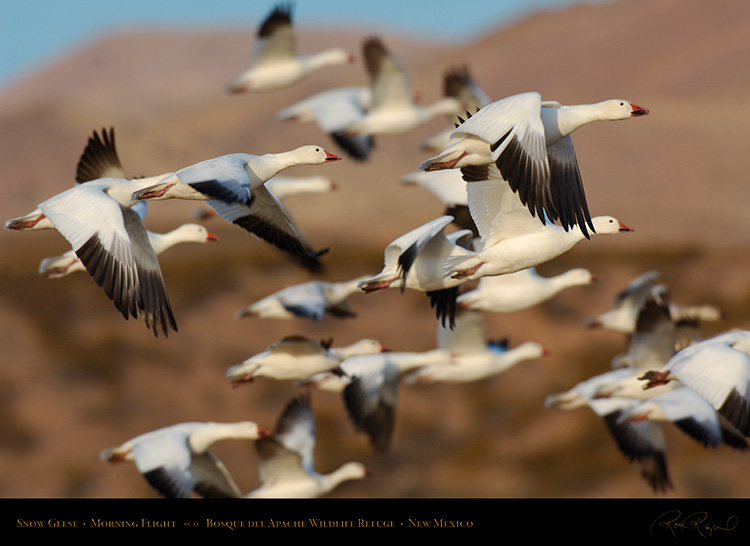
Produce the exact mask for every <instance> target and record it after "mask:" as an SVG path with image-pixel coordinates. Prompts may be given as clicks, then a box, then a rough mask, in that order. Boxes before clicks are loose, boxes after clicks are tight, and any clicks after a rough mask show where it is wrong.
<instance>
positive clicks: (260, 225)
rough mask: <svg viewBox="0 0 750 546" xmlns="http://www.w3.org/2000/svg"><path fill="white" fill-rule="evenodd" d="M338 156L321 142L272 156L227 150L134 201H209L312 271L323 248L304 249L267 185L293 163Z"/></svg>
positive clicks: (141, 193) (145, 189)
mask: <svg viewBox="0 0 750 546" xmlns="http://www.w3.org/2000/svg"><path fill="white" fill-rule="evenodd" d="M340 159H341V158H340V157H339V156H337V155H334V154H331V153H329V152H327V151H326V150H325V149H324V148H322V147H321V146H312V145H310V146H301V147H299V148H296V149H294V150H291V151H288V152H282V153H276V154H265V155H262V156H255V155H250V154H242V153H237V154H229V155H224V156H220V157H216V158H213V159H208V160H206V161H202V162H200V163H196V164H195V165H191V166H189V167H185V168H183V169H180V170H179V171H177V172H176V173H174V174H172V175H170V176H167V177H164V178H163V179H162V180H159V181H158V183H156V184H152V185H150V186H148V187H145V186H144V187H143V189H142V190H140V191H137V192H134V193H133V196H132V199H133V200H134V201H140V200H151V201H155V200H163V199H188V200H202V201H207V202H208V204H209V205H210V206H211V207H212V208H213V209H214V210H216V212H218V213H219V215H220V216H222V217H223V218H224V219H225V220H227V221H228V222H232V223H234V224H237V225H238V226H240V227H241V228H243V229H245V230H247V231H249V232H250V233H252V234H254V235H256V236H258V237H260V238H262V239H264V240H266V241H267V242H269V243H271V244H272V245H274V246H276V247H277V248H279V249H280V250H282V251H284V252H286V253H288V254H290V255H291V256H292V257H293V258H294V259H295V260H297V262H298V263H299V264H300V265H302V266H303V267H305V268H307V269H309V270H310V271H319V270H320V269H321V264H320V262H319V260H318V258H319V257H320V256H321V255H322V254H324V253H325V252H326V250H323V251H318V252H313V251H311V250H309V249H307V248H306V246H305V244H304V243H303V242H302V241H301V239H300V236H299V234H298V233H297V230H296V229H295V228H294V226H293V225H292V223H291V221H290V220H289V218H288V216H287V215H286V212H285V211H284V209H283V207H282V206H281V204H280V203H279V202H278V201H277V200H276V198H275V197H274V196H273V194H272V193H271V192H270V191H269V190H268V188H267V187H265V182H266V181H268V180H269V179H270V178H271V177H272V176H275V175H276V174H277V173H279V172H280V171H282V170H284V169H286V168H289V167H292V166H295V165H320V164H323V163H329V162H331V161H338V160H340Z"/></svg>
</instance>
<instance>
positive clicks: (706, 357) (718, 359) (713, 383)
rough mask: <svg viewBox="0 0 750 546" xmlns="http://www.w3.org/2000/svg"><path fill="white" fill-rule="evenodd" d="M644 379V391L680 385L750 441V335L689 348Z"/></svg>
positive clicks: (741, 333)
mask: <svg viewBox="0 0 750 546" xmlns="http://www.w3.org/2000/svg"><path fill="white" fill-rule="evenodd" d="M642 379H643V380H644V387H643V388H644V389H652V388H654V387H659V386H660V385H664V384H666V383H669V382H671V381H679V382H680V383H681V384H682V385H685V386H686V387H688V388H690V389H692V390H693V391H695V392H696V393H698V394H699V395H700V396H702V397H703V398H704V399H706V400H707V401H708V402H709V403H710V404H711V406H712V407H713V408H714V409H715V410H716V411H718V412H719V413H720V414H721V415H722V416H724V417H725V418H726V419H727V420H728V421H729V422H730V423H731V424H732V425H734V426H735V427H736V428H737V430H738V431H739V432H740V433H742V435H743V436H745V437H750V402H749V401H748V400H749V399H750V332H746V331H738V332H730V333H727V334H722V335H718V336H716V337H712V338H709V339H706V340H704V341H701V342H699V343H696V344H694V345H691V346H689V347H686V348H684V349H682V350H681V351H679V352H677V353H676V354H675V355H674V356H673V357H672V358H671V359H670V360H669V361H668V362H667V363H666V364H665V365H664V366H662V367H661V368H659V369H655V370H649V371H647V372H646V373H644V374H643V376H642Z"/></svg>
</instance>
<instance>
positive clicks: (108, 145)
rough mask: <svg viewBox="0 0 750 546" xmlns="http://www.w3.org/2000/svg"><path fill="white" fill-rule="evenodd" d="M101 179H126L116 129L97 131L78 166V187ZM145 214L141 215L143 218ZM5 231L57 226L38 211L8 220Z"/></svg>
mask: <svg viewBox="0 0 750 546" xmlns="http://www.w3.org/2000/svg"><path fill="white" fill-rule="evenodd" d="M99 178H125V170H124V169H123V167H122V163H120V158H119V157H118V155H117V148H116V147H115V129H114V127H110V129H109V131H107V130H106V129H102V134H101V136H99V133H98V132H97V131H94V134H93V135H92V136H90V137H89V139H88V142H87V144H86V147H85V148H84V150H83V153H82V154H81V157H80V158H79V160H78V165H77V166H76V177H75V181H76V185H77V184H83V183H85V182H90V181H91V180H97V179H99ZM142 216H143V213H141V217H142ZM5 229H12V230H18V231H31V230H37V229H55V226H53V225H52V223H51V222H50V221H49V220H48V219H47V218H46V217H45V216H44V214H42V211H41V210H39V209H36V210H35V211H34V212H31V213H29V214H27V215H26V216H22V217H20V218H14V219H13V220H8V221H7V222H6V223H5Z"/></svg>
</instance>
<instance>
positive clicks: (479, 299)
mask: <svg viewBox="0 0 750 546" xmlns="http://www.w3.org/2000/svg"><path fill="white" fill-rule="evenodd" d="M595 279H596V277H595V276H594V275H592V274H591V272H590V271H588V270H587V269H580V268H577V269H570V270H568V271H566V272H565V273H561V274H560V275H555V276H553V277H543V276H541V275H539V273H537V271H536V268H534V267H530V268H528V269H522V270H521V271H516V272H515V273H508V274H506V275H496V276H494V277H482V278H481V279H479V285H478V286H477V288H475V289H474V290H470V291H468V292H464V293H463V294H461V295H460V296H458V298H457V299H456V303H457V304H458V306H459V307H463V308H467V309H480V310H483V311H490V312H493V313H512V312H515V311H520V310H521V309H527V308H529V307H533V306H534V305H538V304H540V303H542V302H544V301H547V300H549V299H550V298H552V297H554V296H556V295H557V294H559V293H560V292H561V291H562V290H564V289H566V288H570V287H573V286H585V285H588V284H591V282H592V281H594V280H595Z"/></svg>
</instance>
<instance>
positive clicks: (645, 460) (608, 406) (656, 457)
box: [544, 368, 672, 492]
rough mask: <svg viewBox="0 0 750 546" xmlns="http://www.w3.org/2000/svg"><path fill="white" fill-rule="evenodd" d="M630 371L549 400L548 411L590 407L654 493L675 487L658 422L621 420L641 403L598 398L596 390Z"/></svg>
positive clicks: (603, 377) (591, 381) (605, 375)
mask: <svg viewBox="0 0 750 546" xmlns="http://www.w3.org/2000/svg"><path fill="white" fill-rule="evenodd" d="M630 375H631V371H630V370H629V369H627V368H621V369H616V370H612V371H609V372H606V373H603V374H600V375H597V376H594V377H592V378H590V379H587V380H585V381H582V382H580V383H578V384H577V385H576V386H575V387H573V388H572V389H570V390H568V391H566V392H563V393H558V394H552V395H549V396H547V398H546V399H545V402H544V405H545V407H548V408H551V407H557V408H560V409H565V410H572V409H576V408H580V407H589V408H591V410H593V411H594V413H596V415H597V416H599V417H600V418H601V419H602V420H603V421H604V424H605V425H606V427H607V430H608V431H609V433H610V435H611V436H612V439H613V440H614V441H615V443H616V444H617V447H618V449H619V450H620V451H621V452H622V453H623V454H624V455H625V456H626V457H627V458H628V459H629V460H630V461H631V463H633V464H634V465H635V466H636V467H637V468H638V469H639V471H640V473H641V476H642V477H643V478H644V479H645V480H646V481H647V482H648V484H649V485H650V486H651V488H652V489H653V490H654V491H657V492H658V491H666V490H667V489H670V488H671V487H672V482H671V480H670V478H669V473H668V470H667V459H666V439H665V437H664V431H663V428H662V426H661V423H660V422H658V421H649V420H641V421H630V420H620V416H621V415H623V413H624V412H626V411H629V410H630V409H632V408H634V407H635V406H636V405H637V404H638V403H639V400H636V399H633V398H626V397H619V396H614V397H608V398H595V397H594V393H595V392H596V390H597V389H598V388H599V387H600V386H601V385H605V384H610V383H612V382H616V381H618V380H620V379H622V378H626V377H629V376H630Z"/></svg>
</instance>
